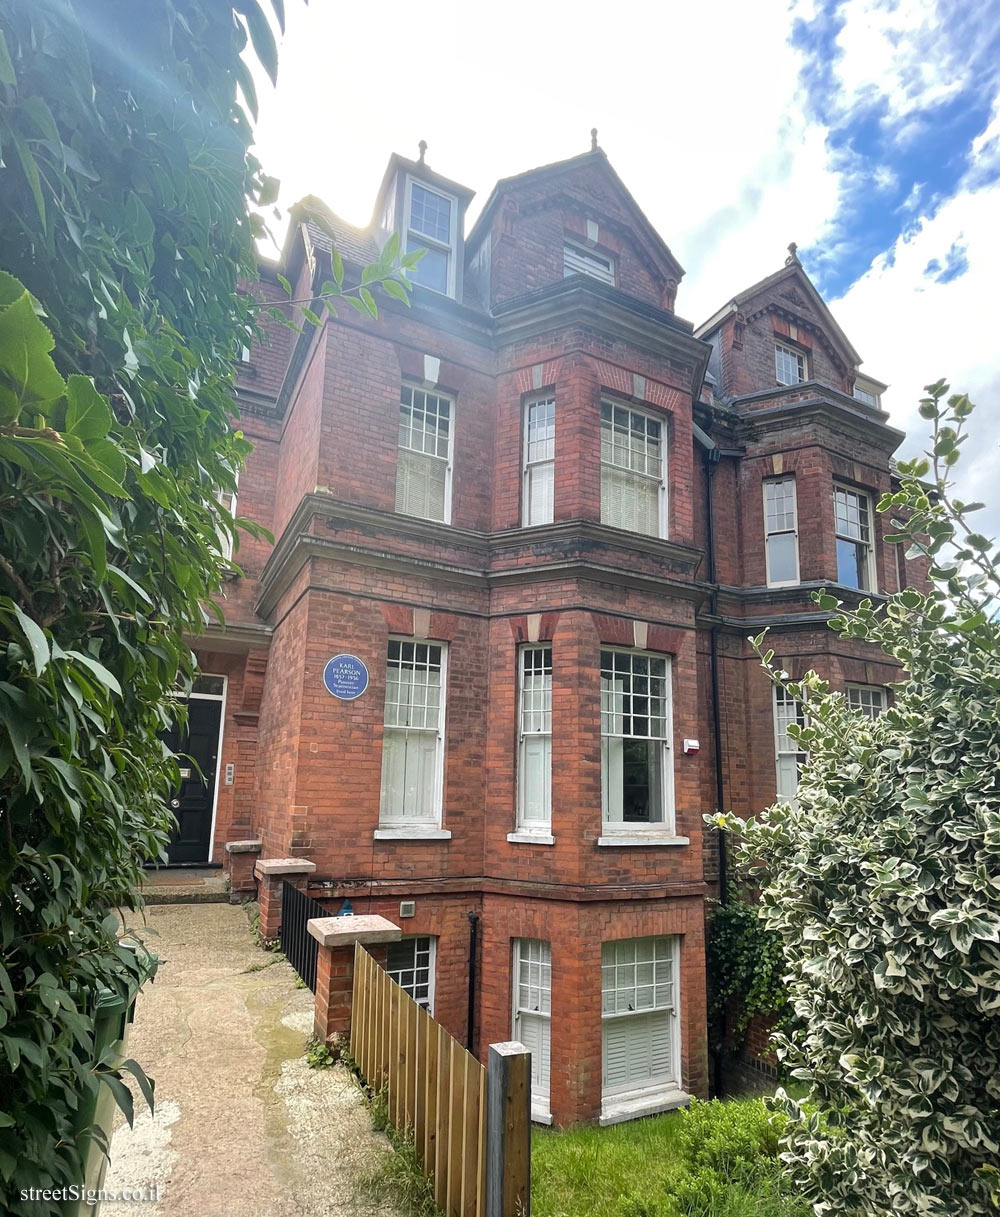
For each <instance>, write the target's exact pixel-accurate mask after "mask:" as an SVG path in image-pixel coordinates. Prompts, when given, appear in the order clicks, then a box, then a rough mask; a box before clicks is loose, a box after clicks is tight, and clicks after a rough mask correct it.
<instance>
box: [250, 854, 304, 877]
mask: <svg viewBox="0 0 1000 1217" xmlns="http://www.w3.org/2000/svg"><path fill="white" fill-rule="evenodd" d="M253 869H254V872H255V873H256V874H258V875H311V874H312V873H313V871H315V869H316V863H315V862H310V861H309V860H308V858H258V859H257V862H256V865H255V866H254V868H253Z"/></svg>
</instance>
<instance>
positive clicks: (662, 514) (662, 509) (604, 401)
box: [600, 397, 668, 538]
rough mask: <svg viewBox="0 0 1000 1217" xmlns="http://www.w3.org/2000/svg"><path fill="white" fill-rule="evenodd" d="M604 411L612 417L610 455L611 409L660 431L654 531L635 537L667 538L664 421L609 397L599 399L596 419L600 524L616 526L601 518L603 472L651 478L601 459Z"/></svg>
mask: <svg viewBox="0 0 1000 1217" xmlns="http://www.w3.org/2000/svg"><path fill="white" fill-rule="evenodd" d="M605 408H609V409H610V410H611V411H612V415H611V428H612V432H611V435H612V452H613V451H614V425H615V419H614V411H615V410H625V411H627V412H628V413H629V415H634V416H635V417H637V418H642V419H644V420H645V421H647V422H653V423H656V424H657V425H658V426H659V428H660V477H659V483H658V486H657V531H656V532H652V533H638V534H637V535H638V536H650V537H661V538H665V537H666V536H667V535H668V528H667V519H668V512H667V418H666V416H665V415H661V414H654V413H653V412H652V411H650V410H638V409H636V407H635V406H633V405H631V404H628V403H626V402H623V401H616V400H615V398H613V397H602V398H601V418H600V423H601V433H600V434H601V523H602V524H608V526H609V527H612V528H617V527H619V526H618V525H616V524H610V523H609V521H608V520H606V519H605V513H604V479H605V477H606V476H607V475H606V473H605V470H609V471H615V472H617V473H632V474H634V475H635V476H636V477H644V478H647V479H648V480H649V481H650V482H652V481H653V479H654V475H653V474H647V473H644V472H642V471H641V470H635V469H631V468H626V467H625V466H623V465H619V464H615V463H614V462H613V461H606V460H605V459H604V452H605V439H604V436H605V418H604V411H605ZM631 426H632V423H631V419H630V421H629V429H630V430H631ZM622 531H623V532H633V531H635V530H634V529H623V530H622Z"/></svg>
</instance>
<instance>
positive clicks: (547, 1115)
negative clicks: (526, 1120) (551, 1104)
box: [531, 1103, 552, 1124]
mask: <svg viewBox="0 0 1000 1217" xmlns="http://www.w3.org/2000/svg"><path fill="white" fill-rule="evenodd" d="M531 1122H532V1124H551V1123H552V1112H551V1111H546V1110H545V1108H544V1107H536V1106H535V1104H534V1103H532V1104H531Z"/></svg>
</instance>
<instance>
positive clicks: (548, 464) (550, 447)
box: [521, 397, 556, 528]
mask: <svg viewBox="0 0 1000 1217" xmlns="http://www.w3.org/2000/svg"><path fill="white" fill-rule="evenodd" d="M555 455H556V403H555V398H552V397H545V398H540V399H539V400H538V401H529V402H528V403H527V405H526V406H525V408H524V469H523V482H524V495H523V501H522V504H521V523H522V524H523V525H524V526H525V527H526V528H530V527H532V526H533V525H535V524H551V523H552V516H553V509H554V498H555V494H554V492H555Z"/></svg>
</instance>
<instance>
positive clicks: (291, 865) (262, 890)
mask: <svg viewBox="0 0 1000 1217" xmlns="http://www.w3.org/2000/svg"><path fill="white" fill-rule="evenodd" d="M315 870H316V863H315V862H309V861H307V859H305V858H258V859H257V863H256V865H255V866H254V868H253V872H254V874H255V875H256V876H257V878H258V880H259V881H260V886H259V889H258V896H257V898H258V900H259V901H260V937H261V940H262V941H263V942H273V941H274V940H275V939H276V938H277V937H278V932H279V930H280V929H281V885H282V883H283V882H284V881H285V880H286V879H287V880H288V882H289V883H292V884H294V886H295V887H297V888H298V889H299V891H300V892H304V891H305V890H306V885H307V884H308V882H309V876H310V875H311V874H312V873H313V872H314V871H315Z"/></svg>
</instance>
